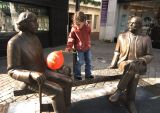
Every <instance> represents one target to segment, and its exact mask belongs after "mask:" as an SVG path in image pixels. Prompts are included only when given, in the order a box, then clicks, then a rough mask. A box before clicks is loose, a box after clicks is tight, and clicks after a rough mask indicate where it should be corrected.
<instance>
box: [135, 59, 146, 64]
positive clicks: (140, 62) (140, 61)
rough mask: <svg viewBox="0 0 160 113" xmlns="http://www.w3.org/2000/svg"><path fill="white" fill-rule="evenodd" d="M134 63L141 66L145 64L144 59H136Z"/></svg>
mask: <svg viewBox="0 0 160 113" xmlns="http://www.w3.org/2000/svg"><path fill="white" fill-rule="evenodd" d="M135 62H137V63H138V64H139V65H142V64H144V65H145V64H146V62H145V61H144V59H137V60H135Z"/></svg>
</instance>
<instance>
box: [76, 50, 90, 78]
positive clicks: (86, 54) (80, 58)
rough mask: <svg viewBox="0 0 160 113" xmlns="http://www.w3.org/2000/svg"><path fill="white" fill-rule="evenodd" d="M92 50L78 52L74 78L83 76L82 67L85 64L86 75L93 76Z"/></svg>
mask: <svg viewBox="0 0 160 113" xmlns="http://www.w3.org/2000/svg"><path fill="white" fill-rule="evenodd" d="M91 56H92V55H91V50H90V49H89V50H87V51H77V60H76V64H75V65H74V70H73V72H74V76H75V77H80V76H81V66H82V65H83V64H84V62H85V75H86V76H90V75H91Z"/></svg>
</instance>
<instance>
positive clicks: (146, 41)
mask: <svg viewBox="0 0 160 113" xmlns="http://www.w3.org/2000/svg"><path fill="white" fill-rule="evenodd" d="M129 33H130V32H124V33H121V34H120V35H119V36H118V39H117V43H116V47H115V51H114V56H113V59H112V62H111V66H115V67H118V68H120V69H122V68H124V61H127V60H128V59H127V56H128V53H129V49H130V45H131V39H130V36H129V35H130V34H129ZM134 47H135V48H134V50H135V54H134V57H135V58H136V59H143V60H144V61H145V63H146V64H148V63H150V62H151V60H152V59H153V55H152V44H151V39H150V37H149V36H146V35H137V37H136V40H135V46H134ZM122 70H123V69H122Z"/></svg>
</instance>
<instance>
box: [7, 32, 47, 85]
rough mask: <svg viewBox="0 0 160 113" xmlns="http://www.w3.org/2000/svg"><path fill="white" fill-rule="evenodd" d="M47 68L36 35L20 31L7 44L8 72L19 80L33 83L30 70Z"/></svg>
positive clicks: (42, 71)
mask: <svg viewBox="0 0 160 113" xmlns="http://www.w3.org/2000/svg"><path fill="white" fill-rule="evenodd" d="M45 69H46V66H45V60H44V56H43V49H42V46H41V43H40V41H39V39H38V37H37V36H36V35H32V34H30V35H29V34H25V33H22V32H19V33H18V34H17V35H15V36H14V37H13V38H11V39H10V40H9V42H8V45H7V70H8V74H9V75H10V76H11V77H12V78H14V79H16V80H19V81H23V82H25V83H29V84H30V83H31V80H30V77H29V76H30V72H31V71H37V72H41V73H44V72H45Z"/></svg>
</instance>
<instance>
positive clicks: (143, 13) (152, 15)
mask: <svg viewBox="0 0 160 113" xmlns="http://www.w3.org/2000/svg"><path fill="white" fill-rule="evenodd" d="M158 14H160V1H158V0H155V1H154V0H151V1H137V2H128V3H121V4H120V16H119V26H118V33H117V34H119V33H120V32H124V31H126V30H127V23H128V20H129V19H130V18H131V17H132V16H140V17H142V19H143V30H142V32H143V34H147V32H148V29H149V27H150V26H151V25H152V24H157V15H158Z"/></svg>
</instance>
